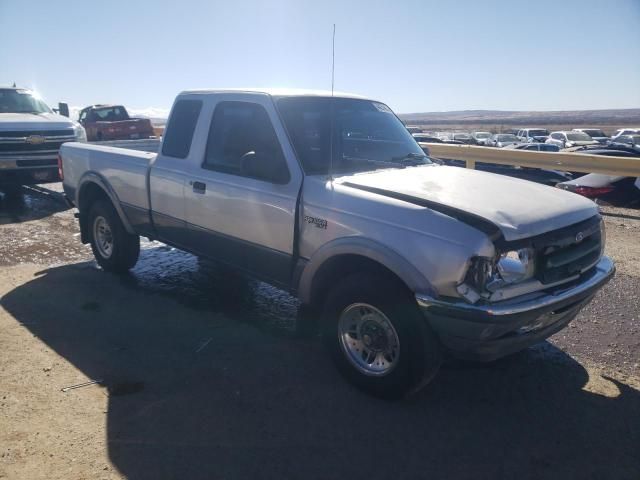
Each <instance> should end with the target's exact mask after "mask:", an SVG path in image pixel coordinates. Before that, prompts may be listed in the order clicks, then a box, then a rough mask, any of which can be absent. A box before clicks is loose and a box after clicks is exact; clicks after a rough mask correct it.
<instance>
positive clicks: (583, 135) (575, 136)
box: [567, 132, 592, 142]
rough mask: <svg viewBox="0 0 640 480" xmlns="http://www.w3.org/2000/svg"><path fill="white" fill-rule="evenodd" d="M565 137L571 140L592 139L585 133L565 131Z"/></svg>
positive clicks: (586, 140)
mask: <svg viewBox="0 0 640 480" xmlns="http://www.w3.org/2000/svg"><path fill="white" fill-rule="evenodd" d="M567 138H568V139H569V140H570V141H572V142H588V141H590V140H592V139H591V137H590V136H589V135H587V134H586V133H579V132H576V133H567Z"/></svg>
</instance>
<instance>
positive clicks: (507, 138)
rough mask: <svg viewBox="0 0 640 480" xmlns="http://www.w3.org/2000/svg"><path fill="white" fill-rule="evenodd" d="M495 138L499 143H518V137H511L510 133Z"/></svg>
mask: <svg viewBox="0 0 640 480" xmlns="http://www.w3.org/2000/svg"><path fill="white" fill-rule="evenodd" d="M496 138H497V139H498V141H499V142H517V141H518V137H516V136H515V135H511V134H510V133H507V134H503V135H498V136H497V137H496Z"/></svg>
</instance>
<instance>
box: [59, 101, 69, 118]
mask: <svg viewBox="0 0 640 480" xmlns="http://www.w3.org/2000/svg"><path fill="white" fill-rule="evenodd" d="M58 112H60V115H63V116H65V117H68V116H69V104H68V103H63V102H59V103H58Z"/></svg>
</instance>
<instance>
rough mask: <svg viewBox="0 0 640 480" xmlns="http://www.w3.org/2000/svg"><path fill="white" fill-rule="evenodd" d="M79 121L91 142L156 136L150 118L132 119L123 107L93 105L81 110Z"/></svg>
mask: <svg viewBox="0 0 640 480" xmlns="http://www.w3.org/2000/svg"><path fill="white" fill-rule="evenodd" d="M78 121H79V122H80V124H81V125H82V126H83V127H84V128H85V130H86V131H87V139H88V140H89V141H90V142H93V141H102V140H129V139H138V138H150V137H152V136H154V131H153V125H152V124H151V120H149V119H148V118H132V117H130V116H129V113H128V112H127V109H126V108H124V107H123V106H122V105H91V106H90V107H86V108H83V109H82V110H80V114H79V116H78Z"/></svg>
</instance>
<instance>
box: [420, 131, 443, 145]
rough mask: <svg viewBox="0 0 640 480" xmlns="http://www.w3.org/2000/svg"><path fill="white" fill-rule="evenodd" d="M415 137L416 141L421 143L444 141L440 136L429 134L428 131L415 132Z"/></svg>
mask: <svg viewBox="0 0 640 480" xmlns="http://www.w3.org/2000/svg"><path fill="white" fill-rule="evenodd" d="M413 138H415V140H416V142H418V143H420V142H423V143H444V142H443V140H442V139H441V138H438V137H436V136H434V135H428V134H426V133H414V134H413Z"/></svg>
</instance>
